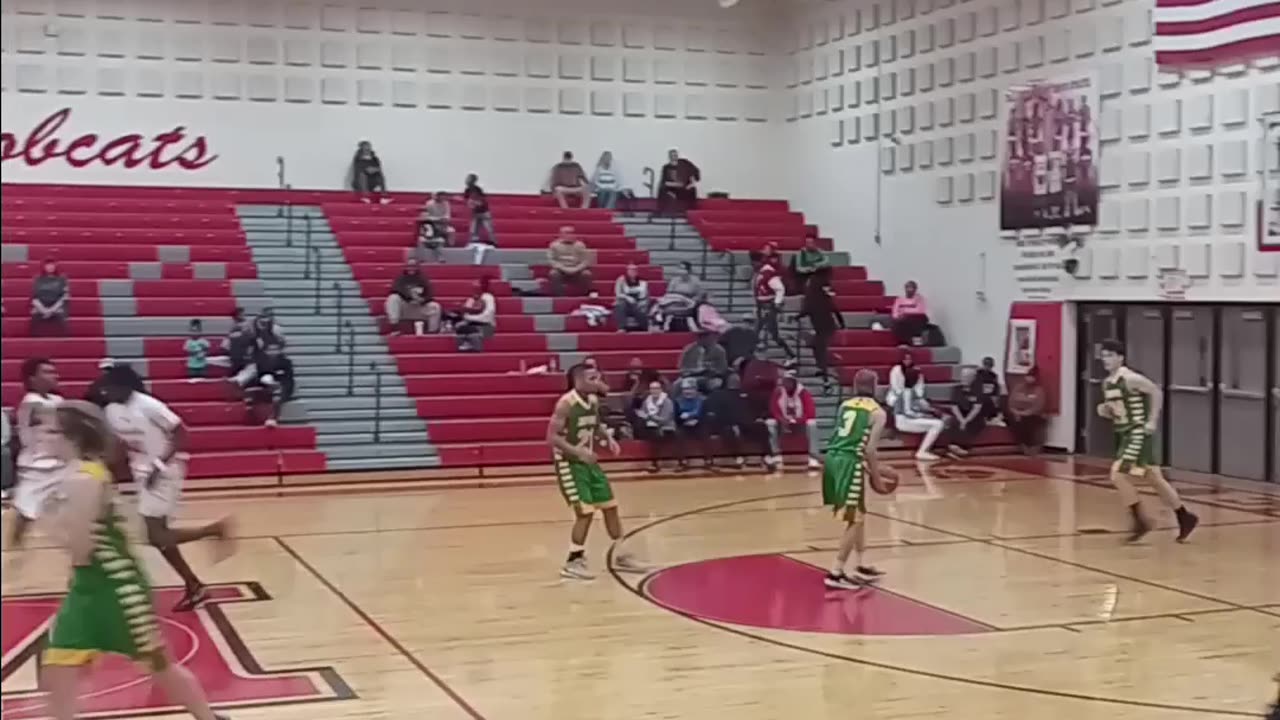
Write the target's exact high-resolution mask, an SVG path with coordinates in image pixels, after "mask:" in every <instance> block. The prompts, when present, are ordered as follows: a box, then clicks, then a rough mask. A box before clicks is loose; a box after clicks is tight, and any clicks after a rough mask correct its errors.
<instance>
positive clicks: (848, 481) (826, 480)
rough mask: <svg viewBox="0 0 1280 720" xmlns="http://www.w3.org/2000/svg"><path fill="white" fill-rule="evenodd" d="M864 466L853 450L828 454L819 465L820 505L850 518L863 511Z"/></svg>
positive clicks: (865, 475) (864, 494)
mask: <svg viewBox="0 0 1280 720" xmlns="http://www.w3.org/2000/svg"><path fill="white" fill-rule="evenodd" d="M866 485H867V465H866V463H865V462H864V461H863V459H862V456H861V455H858V454H856V453H827V458H826V460H825V461H823V464H822V504H823V505H829V506H831V508H832V509H833V510H835V511H836V512H840V510H841V509H844V511H845V517H846V518H847V519H849V520H853V519H854V518H855V517H856V515H857V514H858V513H860V512H863V511H864V510H866V507H867V497H866Z"/></svg>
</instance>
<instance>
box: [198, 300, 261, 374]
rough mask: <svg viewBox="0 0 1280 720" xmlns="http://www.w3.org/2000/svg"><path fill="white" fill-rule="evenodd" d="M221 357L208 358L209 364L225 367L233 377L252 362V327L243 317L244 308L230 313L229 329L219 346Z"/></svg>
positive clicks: (238, 308)
mask: <svg viewBox="0 0 1280 720" xmlns="http://www.w3.org/2000/svg"><path fill="white" fill-rule="evenodd" d="M220 348H221V350H222V355H218V356H215V357H212V358H209V364H211V365H217V366H219V367H225V368H227V369H228V370H229V371H230V375H231V377H235V376H236V375H237V374H239V373H240V371H241V370H243V369H244V367H245V365H247V364H249V363H250V362H252V361H253V326H252V325H250V324H249V321H248V320H246V319H245V317H244V308H242V307H237V308H236V309H235V310H232V311H231V327H230V328H228V329H227V334H226V337H224V338H222V343H221V344H220Z"/></svg>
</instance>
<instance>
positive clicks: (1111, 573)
mask: <svg viewBox="0 0 1280 720" xmlns="http://www.w3.org/2000/svg"><path fill="white" fill-rule="evenodd" d="M867 514H868V515H872V516H875V517H878V518H882V519H884V520H889V521H891V522H898V523H902V524H903V525H910V526H912V527H918V528H921V529H924V530H932V531H933V532H936V533H942V534H944V535H950V536H952V537H955V538H960V539H966V540H970V541H972V542H977V543H981V544H983V545H989V546H991V547H994V548H999V549H1001V550H1007V551H1009V552H1016V553H1018V554H1020V555H1027V556H1029V557H1034V558H1039V559H1041V560H1047V561H1049V562H1056V563H1059V564H1061V565H1067V566H1070V567H1074V568H1079V569H1081V570H1088V571H1089V572H1095V573H1098V574H1099V575H1106V576H1108V577H1113V578H1116V579H1117V580H1125V581H1128V582H1132V583H1137V584H1139V585H1146V586H1147V587H1153V588H1157V589H1160V590H1164V591H1167V592H1172V593H1178V594H1181V595H1186V596H1187V597H1193V598H1196V599H1197V600H1204V601H1206V602H1213V603H1218V604H1219V605H1227V606H1229V607H1231V608H1234V609H1236V610H1248V611H1250V612H1260V613H1264V614H1268V613H1266V611H1265V610H1258V609H1256V607H1254V606H1252V605H1242V604H1240V603H1237V602H1235V601H1232V600H1224V599H1222V598H1216V597H1213V596H1212V595H1204V594H1201V593H1197V592H1192V591H1190V590H1183V589H1181V588H1177V587H1174V586H1172V585H1165V584H1164V583H1158V582H1155V581H1153V580H1143V579H1141V578H1137V577H1134V576H1132V575H1125V574H1124V573H1118V572H1114V571H1111V570H1103V569H1101V568H1096V567H1093V566H1091V565H1085V564H1084V563H1078V562H1072V561H1071V560H1063V559H1062V558H1059V557H1054V556H1053V555H1046V554H1044V553H1040V552H1036V551H1034V550H1028V549H1026V548H1021V547H1018V546H1017V545H1008V544H1006V543H1004V542H1001V541H998V540H991V539H987V538H977V537H972V536H969V535H965V534H964V533H960V532H956V531H954V530H943V529H941V528H936V527H933V526H930V525H927V524H925V523H920V522H914V521H911V520H903V519H902V518H896V517H892V516H889V515H884V514H881V513H876V512H871V511H867Z"/></svg>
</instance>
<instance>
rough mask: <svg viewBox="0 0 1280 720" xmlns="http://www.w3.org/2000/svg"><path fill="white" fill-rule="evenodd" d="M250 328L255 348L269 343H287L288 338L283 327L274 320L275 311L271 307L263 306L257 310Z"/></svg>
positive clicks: (283, 344)
mask: <svg viewBox="0 0 1280 720" xmlns="http://www.w3.org/2000/svg"><path fill="white" fill-rule="evenodd" d="M252 329H253V342H254V345H256V346H257V349H261V348H263V347H266V346H267V345H268V344H270V343H275V344H277V345H279V346H280V347H284V346H285V345H288V344H289V339H288V338H287V337H285V334H284V327H283V326H281V325H280V323H279V322H277V321H276V311H275V310H274V309H273V308H271V307H264V308H262V310H260V311H258V315H257V317H255V318H254V319H253V325H252Z"/></svg>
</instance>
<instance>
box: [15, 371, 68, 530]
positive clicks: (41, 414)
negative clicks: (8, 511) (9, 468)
mask: <svg viewBox="0 0 1280 720" xmlns="http://www.w3.org/2000/svg"><path fill="white" fill-rule="evenodd" d="M22 381H23V384H24V385H25V386H26V389H27V393H26V395H24V396H23V397H22V402H20V403H19V404H18V412H17V426H18V427H17V432H18V442H19V443H20V444H21V446H22V449H21V450H20V451H19V452H18V467H17V475H18V483H17V486H16V487H15V488H14V492H13V508H14V510H15V513H14V521H13V528H12V530H11V534H10V536H9V546H10V547H11V548H19V547H21V546H22V542H23V539H24V538H25V537H26V535H27V531H28V530H29V529H30V527H31V524H32V523H34V522H35V521H36V520H39V519H40V516H41V515H43V514H44V512H45V511H46V510H48V509H49V508H50V507H51V506H52V505H54V504H55V503H56V502H57V501H58V498H59V495H60V491H59V486H60V485H61V482H62V473H63V470H64V468H65V463H64V462H63V460H62V458H61V457H59V455H58V427H57V422H56V418H55V416H54V411H55V410H56V409H57V407H58V404H59V403H61V402H62V397H61V396H60V395H58V394H57V393H56V392H55V390H57V388H58V369H57V367H55V366H54V364H53V363H52V362H50V361H49V359H48V358H40V357H35V358H28V359H27V360H26V361H25V362H23V363H22Z"/></svg>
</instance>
